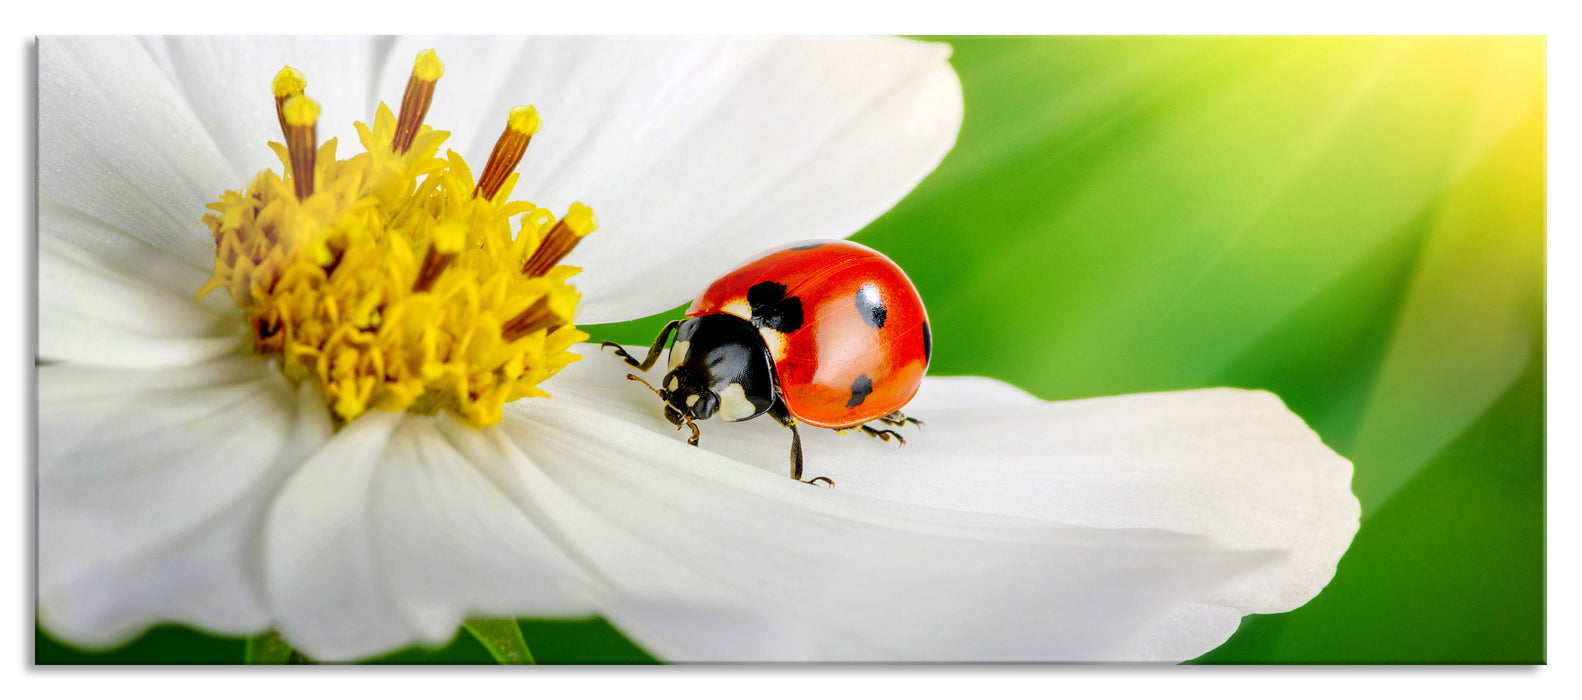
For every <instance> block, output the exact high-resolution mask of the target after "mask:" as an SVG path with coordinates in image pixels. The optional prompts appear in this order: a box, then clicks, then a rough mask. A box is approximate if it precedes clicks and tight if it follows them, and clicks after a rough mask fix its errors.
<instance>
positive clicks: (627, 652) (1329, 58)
mask: <svg viewBox="0 0 1582 700" xmlns="http://www.w3.org/2000/svg"><path fill="white" fill-rule="evenodd" d="M949 41H950V43H952V44H953V45H954V46H955V54H954V56H953V58H952V59H951V62H952V64H954V66H955V67H956V70H957V71H958V73H959V74H960V76H961V82H962V89H963V91H964V93H965V101H966V115H965V120H964V122H963V124H962V129H961V136H960V139H959V141H958V143H957V145H956V147H955V149H954V150H953V151H952V152H951V153H950V155H949V156H948V157H947V158H946V159H945V161H944V162H943V163H942V164H941V165H940V166H939V168H938V170H936V171H935V172H934V174H933V175H931V176H930V177H929V178H928V179H927V180H926V181H924V182H923V183H922V184H921V185H920V186H919V187H918V188H917V190H916V191H915V192H913V193H912V194H911V195H910V196H909V197H907V198H906V200H905V201H903V202H901V204H899V205H898V206H896V207H895V209H894V210H892V211H891V212H889V213H888V214H886V215H884V216H883V217H881V218H880V219H879V220H878V221H875V222H874V223H873V224H872V225H870V226H869V227H867V228H866V229H864V230H863V231H862V232H861V233H859V234H858V235H856V236H855V237H854V239H855V240H857V241H860V242H863V243H865V244H867V245H870V246H873V247H875V248H877V249H879V250H881V251H884V252H885V253H887V254H888V255H890V256H891V257H892V258H894V259H895V260H896V261H897V262H898V263H900V264H901V266H902V267H903V268H904V269H906V270H907V272H908V273H909V274H910V275H911V277H912V279H913V281H915V282H916V283H917V286H918V288H919V289H920V290H921V292H922V294H923V298H924V299H925V300H926V302H927V303H928V306H929V313H930V316H931V319H932V323H933V327H934V339H935V342H934V347H935V355H934V364H933V366H932V368H931V372H933V373H935V374H940V375H954V374H977V375H987V376H992V377H997V378H1000V379H1004V380H1006V381H1009V382H1012V383H1014V384H1016V385H1018V386H1021V387H1023V388H1025V389H1027V390H1028V391H1031V392H1032V393H1034V394H1036V395H1038V396H1040V397H1043V398H1046V399H1070V398H1079V397H1087V396H1099V395H1106V394H1119V393H1128V392H1140V391H1164V390H1171V389H1186V388H1192V387H1203V386H1217V385H1229V386H1240V387H1258V388H1266V389H1269V390H1272V391H1274V392H1275V393H1277V394H1279V395H1280V396H1281V397H1282V398H1283V399H1284V400H1285V401H1286V403H1287V404H1288V405H1289V406H1290V407H1291V408H1292V409H1293V410H1294V411H1296V412H1297V413H1298V414H1300V415H1301V416H1302V417H1303V418H1304V419H1306V420H1307V421H1308V422H1309V423H1310V424H1311V425H1312V426H1313V427H1314V428H1315V429H1316V430H1317V431H1318V433H1319V434H1320V435H1321V436H1323V438H1324V440H1325V442H1327V443H1328V444H1329V445H1330V446H1332V447H1334V448H1335V449H1336V450H1338V451H1339V452H1340V453H1341V454H1343V455H1345V456H1347V457H1349V458H1351V459H1352V460H1353V461H1354V463H1355V465H1356V475H1355V477H1354V480H1353V490H1354V491H1355V493H1356V494H1357V496H1358V498H1359V499H1361V501H1362V528H1361V530H1360V532H1359V533H1358V534H1357V537H1356V540H1355V542H1354V543H1353V544H1352V547H1351V549H1350V551H1349V552H1347V554H1346V556H1345V558H1344V559H1342V560H1341V562H1340V566H1339V571H1338V573H1337V574H1336V576H1335V578H1334V580H1333V581H1332V582H1331V583H1330V585H1329V586H1328V587H1327V588H1326V589H1325V590H1324V591H1323V592H1322V593H1321V594H1320V595H1319V596H1318V597H1316V598H1315V599H1313V601H1312V602H1310V603H1308V604H1307V605H1306V606H1304V607H1302V608H1300V609H1298V610H1296V611H1293V612H1290V613H1286V614H1283V615H1271V616H1252V617H1249V618H1247V619H1246V620H1245V621H1244V622H1243V623H1242V626H1241V629H1240V630H1239V631H1238V632H1237V633H1236V635H1235V636H1234V637H1232V638H1231V640H1230V641H1229V642H1227V643H1226V644H1225V645H1223V646H1222V647H1220V648H1219V649H1216V650H1215V651H1213V652H1211V653H1209V654H1208V655H1206V656H1204V657H1203V658H1201V659H1199V660H1198V661H1199V662H1206V663H1311V662H1318V663H1332V662H1340V663H1354V662H1389V663H1418V662H1455V663H1484V662H1491V663H1541V662H1543V661H1544V659H1545V646H1544V537H1545V532H1544V278H1543V275H1544V207H1545V179H1544V177H1545V176H1544V134H1545V122H1544V114H1545V103H1544V100H1545V93H1544V61H1545V44H1544V40H1543V39H1542V38H1099V37H1082V38H981V37H980V38H964V39H951V40H949ZM702 282H703V280H700V285H701V284H702ZM675 315H677V314H674V313H672V314H665V315H661V316H655V317H653V318H649V319H642V320H639V321H633V322H630V323H623V324H614V325H610V326H602V327H592V328H589V329H588V330H589V331H590V332H591V333H593V335H594V337H595V338H596V339H606V338H607V339H613V340H620V341H624V342H632V343H646V342H647V341H648V340H650V339H651V338H652V337H653V335H654V333H655V332H656V331H657V329H658V327H659V326H660V325H661V324H662V323H663V322H664V320H666V319H667V318H670V317H674V316H675ZM523 632H524V636H525V638H526V640H527V643H528V645H529V646H530V647H531V648H532V650H533V653H534V655H535V656H537V658H538V660H539V661H540V662H547V663H555V662H561V663H610V662H616V663H630V662H642V661H646V660H647V657H646V656H645V655H644V654H643V653H642V651H641V650H640V649H638V648H637V647H635V646H633V645H632V644H631V643H630V642H628V641H626V640H625V639H624V638H623V637H621V636H620V634H619V633H618V632H616V631H615V630H613V629H612V628H611V627H609V626H608V625H607V624H605V623H603V622H601V621H581V622H577V621H573V622H554V621H523ZM36 653H37V656H36V659H37V661H38V662H39V663H235V662H238V661H239V660H241V658H242V653H243V642H242V641H241V640H231V639H216V638H213V637H209V636H206V635H203V634H201V633H197V632H193V631H190V630H186V629H182V628H176V627H165V628H160V629H156V630H154V631H151V632H150V633H148V634H147V635H145V636H143V637H142V638H140V639H139V640H137V641H135V642H133V643H131V644H129V645H127V646H125V647H123V648H121V649H118V650H114V651H111V652H109V653H105V654H97V655H95V654H85V653H82V652H79V651H76V650H72V649H70V648H67V647H64V646H62V645H60V644H59V643H57V642H55V641H54V640H52V639H50V638H49V637H48V636H47V635H46V634H44V633H42V632H41V633H39V634H38V636H37V652H36ZM386 660H388V661H398V662H439V663H454V662H464V663H489V662H490V657H489V655H488V653H487V652H486V651H485V650H484V648H483V647H482V646H481V645H480V644H479V643H477V642H476V641H474V640H473V639H472V638H471V637H470V636H468V635H466V634H461V635H459V636H458V637H457V639H456V641H455V642H454V643H452V644H451V645H450V646H448V647H446V648H444V649H440V650H435V651H424V650H407V651H403V652H400V653H398V654H395V655H393V656H391V657H389V658H387V659H386Z"/></svg>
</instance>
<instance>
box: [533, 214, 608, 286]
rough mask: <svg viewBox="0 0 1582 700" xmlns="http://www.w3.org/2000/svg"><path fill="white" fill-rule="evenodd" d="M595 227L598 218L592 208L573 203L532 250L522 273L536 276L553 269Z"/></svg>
mask: <svg viewBox="0 0 1582 700" xmlns="http://www.w3.org/2000/svg"><path fill="white" fill-rule="evenodd" d="M597 228H599V220H598V219H596V218H594V216H593V210H592V209H589V208H587V207H586V206H583V205H582V204H581V203H580V202H577V203H573V204H572V205H571V209H570V210H569V211H567V212H566V218H564V219H561V220H560V223H558V224H555V226H554V228H551V229H550V230H549V235H548V236H546V237H545V238H544V242H543V243H540V244H539V245H538V250H536V251H533V256H532V257H531V258H528V260H527V264H525V265H523V266H522V274H524V275H527V276H529V277H536V276H538V275H542V274H545V273H547V272H549V271H550V270H551V269H554V267H555V265H557V264H559V263H560V261H561V260H563V259H564V258H565V257H566V256H567V255H569V254H571V250H572V249H573V248H576V247H577V244H578V243H581V242H582V239H583V238H584V237H585V236H587V235H588V234H590V233H593V231H594V230H595V229H597Z"/></svg>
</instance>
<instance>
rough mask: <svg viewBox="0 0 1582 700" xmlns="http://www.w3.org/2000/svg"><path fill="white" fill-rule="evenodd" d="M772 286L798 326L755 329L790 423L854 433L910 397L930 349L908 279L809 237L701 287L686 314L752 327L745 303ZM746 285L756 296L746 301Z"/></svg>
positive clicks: (866, 254)
mask: <svg viewBox="0 0 1582 700" xmlns="http://www.w3.org/2000/svg"><path fill="white" fill-rule="evenodd" d="M765 283H768V286H767V287H762V286H760V285H765ZM776 287H783V288H784V289H783V292H781V294H780V297H781V299H782V301H780V302H778V303H780V304H783V305H784V306H786V307H790V306H797V307H799V308H800V311H801V318H800V323H797V324H795V325H794V327H793V326H792V324H790V323H789V321H787V322H785V323H781V324H763V325H760V332H761V333H762V335H763V336H764V340H765V343H766V344H767V345H768V346H769V349H770V352H771V355H772V356H773V358H774V363H775V374H776V377H777V380H778V383H779V386H780V390H781V392H782V393H783V394H784V396H785V402H786V407H787V408H788V409H789V410H790V412H791V414H792V415H794V416H795V417H796V418H797V419H798V420H801V421H802V422H804V423H807V424H809V425H813V426H817V427H820V428H852V427H856V426H858V425H861V424H863V423H866V422H868V421H872V420H876V419H878V418H880V417H882V416H886V415H889V414H891V413H894V412H896V411H899V410H900V409H901V408H902V407H903V406H905V405H906V403H907V402H908V401H911V400H912V397H913V396H915V395H916V394H917V390H918V387H919V386H921V385H922V381H923V375H924V373H925V372H926V371H927V370H928V361H929V355H930V353H931V351H932V347H931V343H932V338H931V337H930V334H929V327H928V313H927V311H926V310H924V308H923V300H922V299H921V298H920V297H919V296H918V293H917V288H916V287H914V286H913V285H912V281H911V280H909V279H907V276H906V273H905V272H903V271H902V270H901V268H900V267H899V266H897V265H896V264H895V263H894V262H892V261H891V260H890V259H889V258H887V257H885V256H884V255H883V254H881V253H879V252H878V251H875V250H873V249H871V248H868V247H867V246H863V245H859V244H857V243H851V242H849V241H809V242H806V243H801V244H793V245H790V246H787V247H785V248H781V249H779V250H775V251H772V252H770V253H768V254H766V255H763V256H762V257H759V258H757V259H755V260H753V261H751V262H748V263H746V264H745V265H742V266H741V267H738V268H736V269H735V270H733V271H731V272H729V273H727V274H726V275H724V276H723V277H721V278H720V279H719V280H717V281H715V282H714V283H713V284H712V285H709V288H708V289H706V290H704V292H703V293H702V294H701V295H699V296H698V298H697V299H696V300H695V301H693V303H692V306H691V307H690V308H688V309H687V316H688V317H697V316H702V315H705V314H712V313H728V314H732V315H734V316H737V317H739V318H742V319H745V320H748V321H754V322H755V325H759V324H762V323H763V314H762V312H763V311H764V308H765V306H766V304H762V303H761V304H760V305H759V309H758V310H759V311H760V313H759V314H757V315H758V316H759V318H758V319H756V320H755V319H754V316H755V314H754V304H753V303H752V302H753V301H760V302H764V301H765V299H767V298H768V297H769V296H771V295H769V294H768V291H778V290H776V289H775V288H776ZM754 288H758V290H759V293H758V294H757V297H759V298H755V299H749V297H750V296H753V290H754ZM793 301H794V302H795V303H794V304H793V303H792V302H793ZM769 310H770V312H771V313H773V311H774V309H773V308H770V309H769ZM791 315H793V314H791V313H789V310H788V312H787V313H786V314H784V316H791ZM774 325H780V326H781V327H782V328H783V329H784V332H782V330H778V329H776V328H775V327H773V326H774Z"/></svg>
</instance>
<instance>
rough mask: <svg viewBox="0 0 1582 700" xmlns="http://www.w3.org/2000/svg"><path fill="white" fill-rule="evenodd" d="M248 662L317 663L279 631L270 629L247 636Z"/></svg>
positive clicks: (252, 663) (266, 663)
mask: <svg viewBox="0 0 1582 700" xmlns="http://www.w3.org/2000/svg"><path fill="white" fill-rule="evenodd" d="M247 663H248V664H250V665H282V664H292V665H296V664H316V663H318V662H317V661H314V660H313V659H310V658H308V657H307V655H305V654H303V653H302V652H300V651H297V650H296V649H293V648H291V645H290V644H287V643H286V640H285V638H284V637H281V636H280V633H279V632H276V631H274V630H269V631H268V632H265V633H263V634H260V635H257V636H254V637H248V638H247Z"/></svg>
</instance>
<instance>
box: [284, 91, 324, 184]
mask: <svg viewBox="0 0 1582 700" xmlns="http://www.w3.org/2000/svg"><path fill="white" fill-rule="evenodd" d="M280 113H281V115H282V116H284V117H285V121H286V127H285V128H286V149H287V150H288V151H289V152H290V154H291V180H292V182H293V183H294V184H295V185H296V193H297V199H298V200H299V201H306V200H307V198H308V197H309V196H310V195H312V194H313V168H314V156H315V155H316V153H317V151H318V145H319V137H318V123H319V106H318V104H317V103H315V102H314V101H313V100H310V99H308V98H307V96H306V95H296V96H294V97H291V98H289V99H287V100H286V101H285V102H284V103H283V104H282V105H281V107H280Z"/></svg>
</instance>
